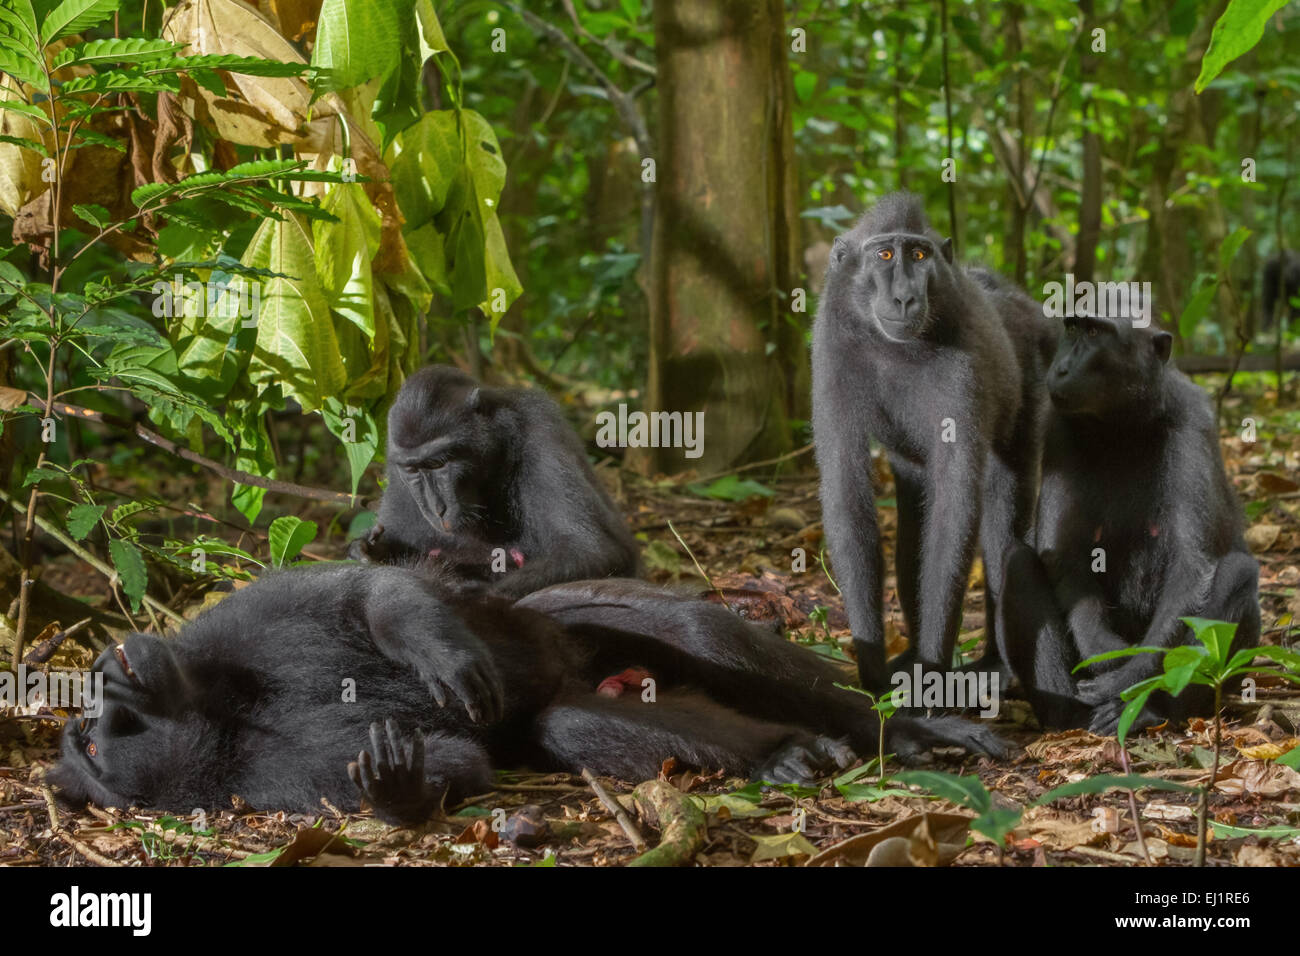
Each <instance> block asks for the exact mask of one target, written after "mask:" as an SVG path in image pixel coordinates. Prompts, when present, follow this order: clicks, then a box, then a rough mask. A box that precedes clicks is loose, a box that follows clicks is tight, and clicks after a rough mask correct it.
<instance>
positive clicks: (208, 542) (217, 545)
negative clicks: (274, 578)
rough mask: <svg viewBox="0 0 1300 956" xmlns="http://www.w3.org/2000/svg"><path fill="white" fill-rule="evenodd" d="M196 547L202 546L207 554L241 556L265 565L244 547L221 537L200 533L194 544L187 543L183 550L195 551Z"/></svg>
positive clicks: (250, 561)
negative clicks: (237, 546) (228, 542)
mask: <svg viewBox="0 0 1300 956" xmlns="http://www.w3.org/2000/svg"><path fill="white" fill-rule="evenodd" d="M195 548H201V549H203V551H204V552H205V553H207V554H224V555H228V556H230V557H232V558H240V559H241V560H244V561H247V562H249V563H250V564H256V565H257V566H258V567H265V565H263V564H262V562H261V561H259V560H257V558H255V557H253V556H252V555H251V554H249V553H248V552H247V551H245V550H244V549H243V548H236V547H235V546H234V545H233V544H227V543H226V542H224V541H222V540H221V539H220V538H210V537H207V536H206V535H200V536H199V537H197V538H195V539H194V544H193V545H192V546H191V545H186V546H185V547H184V549H183V550H185V551H187V552H188V551H193V550H194V549H195Z"/></svg>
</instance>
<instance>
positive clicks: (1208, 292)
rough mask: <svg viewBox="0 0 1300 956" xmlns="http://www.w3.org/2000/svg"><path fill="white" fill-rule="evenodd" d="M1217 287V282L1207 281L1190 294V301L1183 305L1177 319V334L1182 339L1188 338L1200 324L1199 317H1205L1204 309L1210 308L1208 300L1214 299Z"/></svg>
mask: <svg viewBox="0 0 1300 956" xmlns="http://www.w3.org/2000/svg"><path fill="white" fill-rule="evenodd" d="M1218 289H1219V284H1218V283H1217V282H1207V283H1206V284H1205V285H1203V286H1202V287H1201V288H1200V289H1199V290H1198V291H1197V293H1196V295H1194V296H1192V299H1191V301H1190V302H1188V303H1187V305H1186V306H1184V307H1183V314H1182V315H1181V316H1180V317H1179V319H1178V334H1179V335H1181V336H1182V337H1183V338H1184V339H1190V338H1191V337H1192V334H1193V333H1194V332H1195V331H1196V327H1197V326H1198V325H1200V324H1201V319H1202V318H1204V317H1205V313H1206V311H1208V310H1209V308H1210V302H1211V301H1212V300H1213V299H1214V294H1215V292H1217V291H1218Z"/></svg>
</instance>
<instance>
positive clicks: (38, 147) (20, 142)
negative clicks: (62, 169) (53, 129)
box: [0, 134, 50, 156]
mask: <svg viewBox="0 0 1300 956" xmlns="http://www.w3.org/2000/svg"><path fill="white" fill-rule="evenodd" d="M0 143H8V144H9V145H10V146H20V147H22V148H23V149H30V150H31V151H32V152H33V153H40V154H41V155H42V156H48V155H50V151H49V150H48V149H46V148H45V144H44V143H38V142H37V141H36V140H34V139H27V138H25V137H22V136H9V135H7V134H6V135H0Z"/></svg>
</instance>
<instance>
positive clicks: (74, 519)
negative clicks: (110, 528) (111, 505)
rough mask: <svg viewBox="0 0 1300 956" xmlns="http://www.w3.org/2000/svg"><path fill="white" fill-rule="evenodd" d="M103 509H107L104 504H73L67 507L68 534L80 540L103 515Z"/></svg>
mask: <svg viewBox="0 0 1300 956" xmlns="http://www.w3.org/2000/svg"><path fill="white" fill-rule="evenodd" d="M105 510H107V509H106V506H105V505H89V504H80V505H73V506H72V507H71V508H69V509H68V521H67V525H68V534H70V535H72V540H74V541H80V540H81V539H82V538H84V537H85V536H86V535H88V534H90V532H91V529H92V528H94V527H95V525H96V524H97V523H98V522H99V519H100V518H101V517H103V515H104V511H105Z"/></svg>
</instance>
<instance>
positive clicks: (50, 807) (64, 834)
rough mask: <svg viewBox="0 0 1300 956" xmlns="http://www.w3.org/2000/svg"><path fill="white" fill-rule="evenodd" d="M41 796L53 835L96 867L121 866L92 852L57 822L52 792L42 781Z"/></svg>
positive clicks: (98, 853) (57, 815) (100, 854)
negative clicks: (43, 799)
mask: <svg viewBox="0 0 1300 956" xmlns="http://www.w3.org/2000/svg"><path fill="white" fill-rule="evenodd" d="M41 796H42V797H44V798H45V812H46V813H48V814H49V815H50V829H51V830H53V831H54V835H55V836H56V837H58V838H59V839H60V840H62V841H63V842H64V843H66V844H67V845H68V846H70V847H72V849H74V850H76V851H77V852H78V853H80V854H81V855H82V856H84V857H85V858H86V859H87V860H89V861H90V862H91V863H94V864H95V865H96V866H121V865H122V864H120V863H118V862H117V861H116V860H112V859H109V858H108V857H106V856H104V855H103V854H102V853H100V852H98V851H97V850H92V849H91V848H90V847H88V846H86V844H84V843H82V842H81V841H80V840H78V839H77V838H76V837H74V836H73V835H72V834H71V833H70V832H69V831H68V829H67V827H66V826H65V825H64V824H62V823H60V822H59V814H58V811H57V810H55V808H54V791H53V790H51V789H50V788H49V785H48V784H46V783H45V781H44V779H42V780H41Z"/></svg>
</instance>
